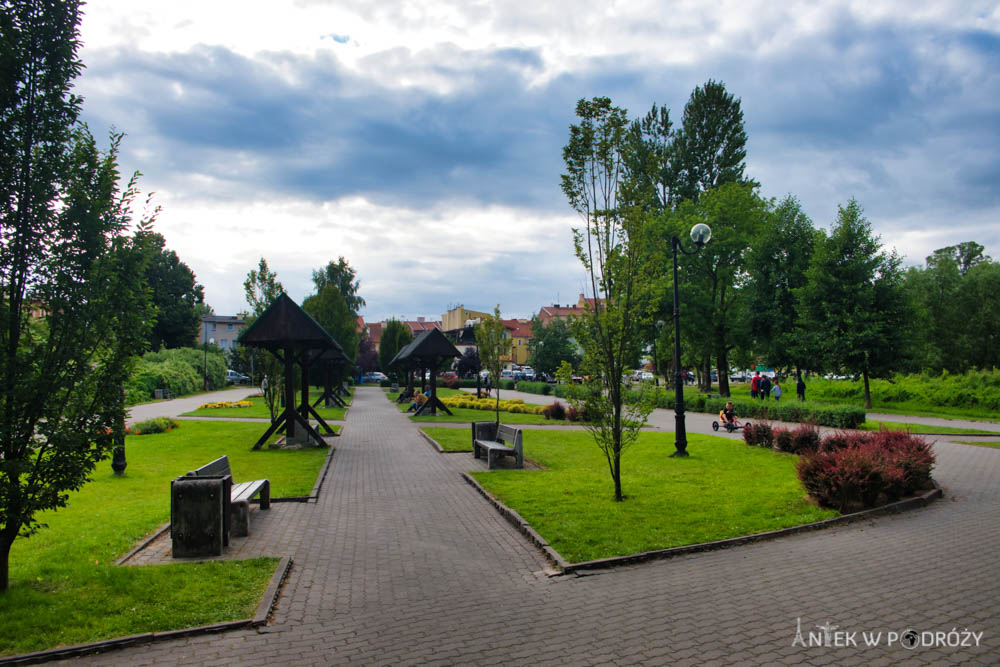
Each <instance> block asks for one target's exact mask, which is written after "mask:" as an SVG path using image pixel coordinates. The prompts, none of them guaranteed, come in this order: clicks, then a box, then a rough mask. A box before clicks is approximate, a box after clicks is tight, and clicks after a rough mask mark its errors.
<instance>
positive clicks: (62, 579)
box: [0, 421, 329, 655]
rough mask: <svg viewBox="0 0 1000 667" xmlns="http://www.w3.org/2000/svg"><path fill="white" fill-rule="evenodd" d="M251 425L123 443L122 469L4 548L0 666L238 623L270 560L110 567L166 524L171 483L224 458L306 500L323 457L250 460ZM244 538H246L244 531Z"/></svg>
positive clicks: (321, 452)
mask: <svg viewBox="0 0 1000 667" xmlns="http://www.w3.org/2000/svg"><path fill="white" fill-rule="evenodd" d="M261 426H262V425H261V424H258V423H246V422H226V423H222V422H217V421H205V422H200V421H183V422H181V424H180V427H179V428H177V429H175V430H172V431H169V432H167V433H161V434H156V435H143V436H129V437H128V438H126V455H127V458H128V469H127V470H126V473H125V475H124V476H122V477H117V476H115V475H114V474H112V472H111V465H110V462H109V461H104V462H102V463H100V464H99V465H98V468H97V470H96V471H95V472H94V474H93V481H91V482H89V483H88V484H86V485H85V486H84V487H83V488H82V489H80V490H79V491H76V492H73V493H71V494H70V497H69V504H68V506H67V507H64V508H62V509H60V510H58V511H56V512H45V513H44V514H42V515H39V517H38V518H39V520H40V521H41V522H42V523H45V524H48V526H49V527H48V528H43V529H41V530H40V531H39V532H38V533H37V534H36V535H34V536H32V537H30V538H27V539H25V538H19V539H17V540H16V541H15V542H14V546H13V548H12V549H11V555H10V567H11V570H10V581H11V585H10V589H9V590H8V591H7V592H6V593H3V594H0V619H2V620H3V622H2V623H0V655H10V654H17V653H26V652H30V651H37V650H42V649H47V648H54V647H56V646H63V645H72V644H79V643H84V642H89V641H95V640H100V639H108V638H112V637H121V636H126V635H132V634H137V633H143V632H154V631H165V630H175V629H179V628H186V627H192V626H198V625H206V624H209V623H219V622H223V621H231V620H236V619H242V618H248V617H250V616H252V615H253V613H254V612H255V611H256V608H257V604H258V602H259V601H260V597H261V595H262V594H263V591H264V588H266V586H267V583H268V581H269V579H270V577H271V574H272V573H273V572H274V568H275V566H276V564H277V559H274V558H261V559H254V560H249V561H229V562H209V563H178V564H171V565H158V566H148V567H130V566H122V567H116V566H114V565H113V563H114V561H115V560H116V559H117V558H119V557H120V556H122V555H123V554H124V553H126V552H127V551H128V550H129V549H131V548H132V547H133V546H134V545H135V544H136V542H138V541H139V540H140V539H142V538H143V537H144V536H145V535H148V534H149V533H150V532H152V531H153V530H154V529H155V528H156V527H158V526H160V525H161V524H163V523H166V522H167V521H169V520H170V480H171V479H173V478H174V477H177V476H179V475H183V474H184V473H185V472H187V471H188V470H192V469H194V468H196V467H198V466H201V465H203V464H205V463H208V462H209V461H211V460H213V459H215V458H217V457H219V456H221V455H223V454H226V455H228V456H229V460H230V464H231V466H232V469H233V476H234V477H235V479H236V481H244V480H252V479H261V478H267V479H269V480H271V494H272V497H281V496H302V495H308V494H309V492H310V491H311V490H312V487H313V485H314V484H315V483H316V479H317V477H318V475H319V470H320V469H321V467H322V465H323V462H324V461H325V459H326V456H327V454H328V452H329V450H327V449H316V448H307V449H302V450H294V451H289V450H267V449H265V450H260V451H256V452H254V451H251V446H252V445H253V443H254V442H255V441H256V440H257V438H258V437H259V436H260V434H261V433H262V430H261ZM250 530H251V531H252V530H253V522H252V520H251V526H250Z"/></svg>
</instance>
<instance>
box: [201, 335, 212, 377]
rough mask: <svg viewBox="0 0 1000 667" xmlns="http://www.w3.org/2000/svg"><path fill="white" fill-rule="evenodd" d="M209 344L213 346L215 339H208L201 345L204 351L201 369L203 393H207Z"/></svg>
mask: <svg viewBox="0 0 1000 667" xmlns="http://www.w3.org/2000/svg"><path fill="white" fill-rule="evenodd" d="M205 333H206V334H207V333H208V332H207V331H206V332H205ZM209 343H211V344H212V345H215V339H214V338H209V339H208V340H207V341H205V342H204V343H202V347H203V349H204V350H205V361H204V366H203V367H202V380H203V381H204V386H205V391H208V344H209Z"/></svg>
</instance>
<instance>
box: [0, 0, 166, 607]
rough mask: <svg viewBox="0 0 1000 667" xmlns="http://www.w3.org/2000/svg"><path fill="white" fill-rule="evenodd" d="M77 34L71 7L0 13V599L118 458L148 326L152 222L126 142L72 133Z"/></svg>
mask: <svg viewBox="0 0 1000 667" xmlns="http://www.w3.org/2000/svg"><path fill="white" fill-rule="evenodd" d="M79 22H80V6H79V3H78V2H74V1H72V0H70V1H68V2H59V3H54V2H32V3H27V2H16V3H3V4H2V5H0V27H2V30H0V63H2V71H3V74H4V76H3V79H2V84H0V85H2V87H3V88H2V90H3V92H2V94H0V136H2V137H3V139H2V141H0V248H2V252H0V276H2V282H3V285H2V297H3V298H2V299H0V393H2V395H3V401H2V402H0V412H2V414H0V591H2V590H6V589H7V586H8V563H9V559H8V555H9V550H10V548H11V546H12V544H13V543H14V540H15V538H17V537H18V536H19V535H20V536H27V535H31V534H33V533H35V532H36V531H37V530H38V529H39V528H41V524H40V522H39V521H38V519H37V516H38V513H40V512H42V511H44V510H48V509H53V508H57V507H63V506H65V504H66V499H67V494H68V492H69V491H71V490H74V489H78V488H80V487H81V486H82V485H83V484H84V483H86V482H87V480H88V478H89V476H90V474H91V472H92V471H93V470H94V467H95V466H96V465H97V463H98V462H99V461H101V460H102V459H104V458H106V457H107V455H108V454H109V453H110V451H111V448H112V446H113V440H114V438H115V437H116V436H117V435H118V434H120V431H121V428H122V424H123V421H124V405H123V404H122V398H121V386H122V384H123V383H124V382H125V380H126V379H127V378H128V376H129V372H130V368H131V365H132V360H133V359H134V357H135V356H136V355H138V354H139V353H140V352H141V351H142V350H143V349H144V347H145V345H146V340H147V334H148V322H149V321H150V320H151V319H152V309H151V306H150V303H149V296H148V294H147V286H146V284H145V281H144V278H143V276H144V274H145V270H146V260H147V258H148V251H147V249H146V244H147V243H148V242H149V238H150V233H151V232H150V230H151V226H152V222H153V219H154V218H155V216H156V212H155V210H154V211H152V212H151V213H149V214H142V215H140V216H136V215H135V214H134V212H133V205H134V201H135V198H136V196H137V195H138V188H137V185H136V183H137V175H134V176H133V177H132V178H131V179H130V180H129V181H128V184H127V185H126V186H125V187H124V188H122V187H121V183H120V173H119V165H118V157H119V150H120V148H119V147H120V142H121V138H122V135H120V134H115V133H112V135H111V138H110V146H109V148H108V149H107V150H104V151H102V150H100V149H99V148H98V147H97V144H96V142H95V140H94V137H93V136H92V135H91V134H90V132H89V130H88V129H87V127H86V126H85V125H81V124H78V123H77V119H78V114H79V113H80V99H79V98H78V97H76V96H74V95H73V94H72V92H71V91H72V88H73V80H74V79H75V77H76V76H77V75H78V74H79V73H80V71H81V70H82V67H83V65H82V63H81V62H80V61H79V60H78V59H77V50H78V49H79V46H80V43H79V39H78V26H79ZM133 225H135V226H136V227H137V228H138V231H137V232H136V233H135V234H134V235H133V236H129V234H130V231H131V228H132V227H133Z"/></svg>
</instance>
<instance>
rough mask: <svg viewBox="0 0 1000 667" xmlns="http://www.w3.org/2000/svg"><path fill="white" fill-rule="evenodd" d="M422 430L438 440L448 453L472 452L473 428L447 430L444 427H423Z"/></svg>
mask: <svg viewBox="0 0 1000 667" xmlns="http://www.w3.org/2000/svg"><path fill="white" fill-rule="evenodd" d="M420 430H421V431H423V432H424V433H426V434H427V435H429V436H430V437H432V438H434V439H435V440H437V443H438V444H439V445H441V449H443V450H444V451H446V452H471V451H472V427H471V426H470V427H469V428H446V427H444V426H421V427H420Z"/></svg>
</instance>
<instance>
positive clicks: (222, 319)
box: [201, 315, 246, 324]
mask: <svg viewBox="0 0 1000 667" xmlns="http://www.w3.org/2000/svg"><path fill="white" fill-rule="evenodd" d="M201 321H202V322H208V323H209V324H246V322H245V320H244V319H243V318H242V317H240V316H239V315H203V316H202V318H201Z"/></svg>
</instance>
